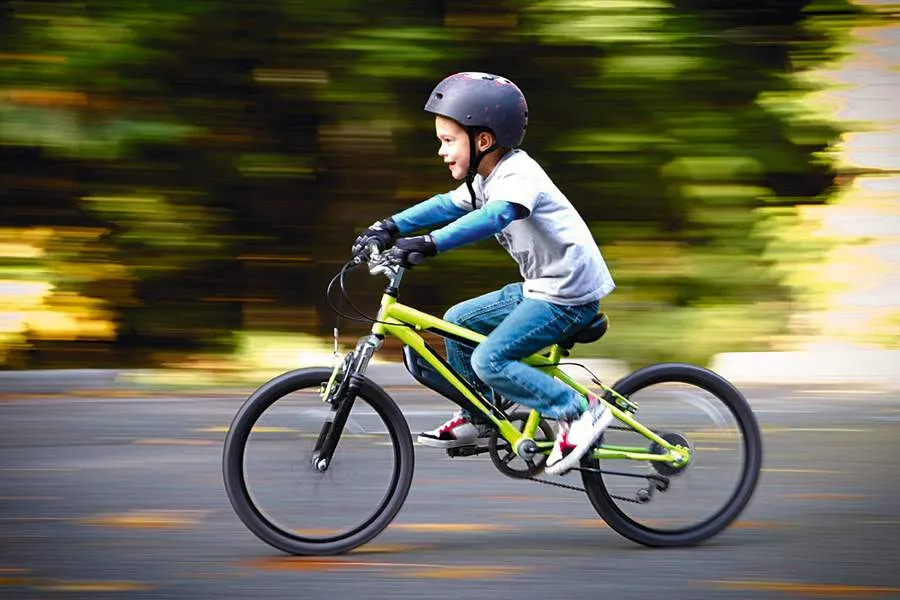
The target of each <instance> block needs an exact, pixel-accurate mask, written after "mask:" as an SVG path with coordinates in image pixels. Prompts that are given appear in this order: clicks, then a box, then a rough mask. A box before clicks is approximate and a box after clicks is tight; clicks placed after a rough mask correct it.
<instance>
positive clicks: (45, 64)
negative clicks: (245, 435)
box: [0, 0, 849, 362]
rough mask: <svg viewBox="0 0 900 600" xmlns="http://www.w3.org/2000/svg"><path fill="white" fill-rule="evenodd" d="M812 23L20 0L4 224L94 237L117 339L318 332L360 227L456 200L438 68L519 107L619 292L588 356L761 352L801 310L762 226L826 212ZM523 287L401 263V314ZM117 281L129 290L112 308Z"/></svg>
mask: <svg viewBox="0 0 900 600" xmlns="http://www.w3.org/2000/svg"><path fill="white" fill-rule="evenodd" d="M805 5H806V3H805V2H799V1H796V2H789V1H784V2H775V1H770V2H766V3H764V4H757V3H751V2H749V1H748V2H743V3H738V4H733V3H715V2H704V1H701V0H690V1H687V0H684V1H676V0H673V1H671V2H670V1H666V0H616V1H610V2H593V1H588V0H581V1H575V0H532V1H526V2H517V3H506V4H505V5H503V7H502V8H500V7H499V5H498V6H497V7H494V8H491V7H490V5H489V6H480V5H473V6H471V7H469V8H468V9H467V10H466V12H460V9H459V8H457V7H456V6H455V5H454V6H451V5H446V4H444V3H438V2H419V3H413V4H410V3H401V2H395V1H392V0H378V1H376V2H362V1H361V0H335V1H332V2H328V3H321V2H309V1H305V0H281V1H279V2H263V3H251V2H246V3H235V2H225V1H224V0H205V1H199V0H198V1H193V2H190V1H189V2H174V1H166V2H155V3H146V2H124V1H114V0H107V1H102V2H101V1H87V2H82V3H77V4H73V3H69V4H66V3H63V4H49V3H48V4H45V3H18V2H13V3H11V4H10V6H12V11H11V13H10V17H9V19H8V20H7V21H6V22H5V23H4V25H3V26H2V27H3V28H4V29H3V31H2V33H4V35H2V36H0V52H2V55H3V57H4V58H2V59H0V60H2V61H3V62H2V65H3V68H2V69H0V95H2V97H3V98H4V100H3V101H0V145H2V146H0V150H8V151H13V150H15V152H13V153H12V154H10V156H11V160H12V162H10V163H9V164H10V165H11V166H13V169H12V170H11V173H14V175H12V177H13V178H14V180H13V181H12V184H11V185H10V186H6V189H7V191H6V192H4V194H5V195H4V196H3V199H2V202H3V207H4V210H5V211H6V213H7V215H8V217H9V220H10V223H13V224H17V225H19V226H23V227H27V226H33V225H36V224H41V225H49V226H76V225H77V226H82V227H90V228H94V229H95V230H97V231H98V232H99V235H100V240H102V247H103V248H104V250H103V252H102V253H100V254H96V255H94V256H93V259H94V260H101V259H102V260H105V261H113V262H115V263H116V264H117V265H120V266H121V269H120V270H119V271H116V274H114V275H111V274H110V273H109V272H103V273H102V274H101V272H100V271H98V274H97V276H96V278H94V279H93V280H91V279H90V278H87V279H82V280H80V281H81V284H80V286H81V292H82V293H83V294H86V295H88V296H90V297H93V298H99V299H102V300H103V301H104V302H105V306H106V307H107V309H108V310H109V311H111V312H112V313H113V314H115V321H116V323H117V331H118V332H119V338H120V341H121V342H122V344H124V345H126V346H128V345H130V346H134V345H137V346H147V345H149V346H152V347H178V348H185V347H189V348H194V347H207V346H212V347H218V346H220V345H221V344H225V345H228V344H233V343H234V342H233V340H234V339H235V338H234V336H233V335H232V332H233V331H234V330H236V329H239V328H247V329H254V328H259V329H265V330H287V331H291V330H293V331H299V332H303V333H314V334H322V333H325V332H328V331H330V327H331V323H332V319H333V316H332V315H331V313H330V312H328V310H327V307H326V306H325V304H324V302H323V298H322V296H323V292H324V286H325V283H326V282H327V280H328V278H330V276H331V274H332V273H333V272H334V271H336V269H337V267H338V265H339V264H340V262H341V261H343V260H344V259H345V257H346V253H347V248H348V246H349V244H350V242H351V240H352V239H353V236H354V235H355V232H356V231H358V230H359V229H360V228H362V227H363V226H365V225H366V224H368V223H370V222H371V221H372V220H373V219H375V218H378V217H383V216H386V215H388V214H391V213H393V212H396V211H397V210H399V209H401V208H403V207H405V206H407V205H409V204H411V203H413V202H416V201H419V200H421V199H424V198H427V197H428V196H430V195H432V194H433V193H436V192H441V191H445V190H446V189H448V188H449V187H450V186H451V185H455V184H454V183H452V182H450V181H448V180H447V179H446V172H445V170H442V168H441V165H440V163H439V161H438V160H437V159H436V158H435V152H436V144H435V142H434V134H433V130H432V122H431V120H430V119H429V118H428V116H427V115H426V114H425V113H423V112H422V105H423V103H424V100H425V97H426V95H427V93H428V91H429V90H430V89H431V87H432V86H433V85H434V83H435V82H436V81H438V80H439V79H440V78H441V77H443V76H444V75H445V74H447V73H448V72H452V71H456V70H484V71H494V72H501V73H503V74H505V75H507V76H509V77H510V78H512V79H513V80H514V81H516V82H517V83H519V85H520V86H521V87H522V88H523V89H524V90H525V91H526V94H527V96H528V98H529V108H530V117H531V121H530V125H529V133H528V137H527V139H526V142H525V147H526V149H527V150H528V151H529V152H530V153H531V154H532V155H533V156H535V157H536V158H537V159H538V160H540V161H541V162H542V163H543V164H544V165H545V166H546V168H547V170H548V172H549V173H550V174H551V176H552V177H553V178H554V179H555V180H556V181H557V182H558V184H559V185H560V187H561V188H562V189H563V190H564V191H565V192H566V193H567V195H568V196H569V197H570V199H572V201H573V202H574V203H575V205H576V206H577V207H578V208H579V210H580V211H581V212H582V214H583V215H584V216H585V218H586V219H587V220H588V221H589V223H590V225H591V228H592V230H593V231H594V233H595V235H596V237H597V240H598V242H599V243H600V244H601V246H602V248H603V251H604V254H605V255H606V256H607V258H608V259H609V262H610V265H611V268H612V270H613V274H614V276H615V278H616V281H617V283H618V285H619V288H618V290H617V291H616V292H615V293H614V295H613V296H611V297H610V299H609V301H608V306H607V310H608V312H610V313H611V314H612V316H613V320H614V321H615V322H617V323H621V325H620V326H618V327H616V328H615V334H614V335H612V332H611V336H609V340H608V341H607V340H606V339H605V340H604V341H603V342H602V347H598V348H596V349H594V350H595V351H596V352H597V353H600V354H604V353H606V352H609V353H613V354H615V355H617V356H620V357H623V358H626V359H628V360H631V361H633V362H646V361H645V360H644V359H645V358H647V357H650V356H653V357H656V358H696V357H705V356H708V355H709V354H711V353H713V352H715V351H722V350H735V349H751V348H758V347H760V346H763V345H764V344H765V343H766V342H765V340H766V337H765V335H761V334H763V333H765V334H769V333H775V332H778V331H779V330H780V328H781V327H782V326H783V323H784V319H785V315H784V312H783V309H782V308H780V307H783V306H784V305H785V304H786V303H787V302H788V301H789V300H790V298H791V288H790V287H789V286H788V285H786V283H785V281H784V274H783V273H781V272H779V271H778V269H776V268H773V264H774V263H777V262H778V260H780V257H781V255H782V254H784V253H788V254H789V253H790V250H789V249H784V248H779V249H778V251H777V252H773V251H772V250H771V249H768V250H767V248H769V244H770V243H772V242H773V240H775V239H777V236H776V235H774V234H772V231H771V230H772V228H773V227H775V226H777V221H773V220H772V219H771V218H769V217H768V216H767V215H766V214H765V213H764V212H763V211H761V210H760V207H763V206H782V207H792V206H794V205H797V204H802V203H808V202H813V203H818V202H822V201H823V198H825V197H826V196H827V192H828V188H829V185H830V170H829V169H830V168H829V165H828V163H827V160H825V159H823V156H822V154H821V151H822V150H823V149H824V148H825V147H827V145H828V144H829V143H830V142H832V141H833V140H834V138H835V136H836V135H837V132H836V130H834V129H833V127H832V126H830V125H829V124H827V123H826V122H824V121H823V120H822V119H820V118H818V117H817V116H816V115H813V114H811V113H810V112H809V111H808V110H807V109H806V108H805V107H804V106H803V104H802V103H800V102H799V101H798V98H799V94H800V93H802V92H804V91H806V90H807V89H808V86H807V84H805V83H804V82H803V81H802V80H801V79H799V78H797V77H794V76H793V75H792V73H791V69H792V67H791V60H792V58H793V57H797V56H799V57H800V58H801V61H800V62H799V63H797V64H801V65H802V67H803V68H810V67H814V66H815V65H816V64H817V61H819V60H822V59H824V58H826V57H827V56H828V52H829V51H830V49H831V48H832V47H833V46H834V45H835V36H837V35H839V33H840V31H842V28H841V27H840V26H838V25H836V23H837V22H838V21H841V22H843V21H845V20H846V19H848V18H849V17H848V16H846V15H840V14H838V13H839V11H841V10H844V9H846V7H847V6H849V5H847V4H846V3H845V2H844V1H843V0H830V1H829V2H827V3H823V2H817V3H815V4H814V5H812V6H811V7H810V10H812V11H813V14H814V16H807V15H805V14H804V12H803V9H804V6H805ZM823 15H824V16H823ZM823 21H826V22H827V23H823ZM794 68H796V65H795V67H794ZM35 152H36V153H35ZM15 178H18V179H15ZM60 181H63V182H65V183H64V184H61V183H60ZM13 189H16V190H21V189H25V190H26V192H25V193H18V192H15V193H14V192H13V191H10V190H13ZM37 199H40V201H39V203H38V204H35V202H38V200H37ZM35 206H37V207H38V208H34V207H35ZM98 243H101V242H98ZM0 268H2V269H7V267H4V266H2V263H0ZM8 268H9V269H11V268H12V266H10V267H8ZM4 272H5V271H4ZM516 277H517V274H516V273H515V270H514V268H512V266H511V262H510V261H509V259H508V258H507V257H506V256H505V255H504V254H503V251H502V250H501V249H499V248H498V247H497V246H496V244H494V243H493V242H484V243H482V244H479V245H477V246H475V247H473V248H469V249H463V250H459V251H457V252H454V253H450V254H448V255H447V256H442V257H440V258H438V259H436V260H434V261H433V262H432V263H430V264H429V265H428V266H427V267H423V268H420V269H419V270H417V271H416V274H415V276H412V277H410V278H409V279H408V282H407V284H406V288H405V290H406V293H407V297H406V298H405V300H407V301H409V302H410V303H416V304H420V305H421V307H422V308H423V309H425V310H430V311H432V312H435V313H438V314H440V313H442V312H443V311H444V310H445V309H446V308H447V307H448V305H449V304H451V303H453V302H455V301H459V300H461V299H463V298H466V297H470V296H472V295H474V294H477V293H482V292H485V291H488V290H490V289H494V288H497V287H499V286H501V285H503V284H504V283H506V282H507V281H509V280H512V279H515V278H516ZM109 281H118V282H119V283H120V284H123V282H128V284H127V287H128V288H129V289H130V290H131V292H129V294H127V295H126V296H127V297H128V298H129V300H128V301H127V302H126V301H125V300H123V299H122V298H123V296H122V295H121V294H118V295H117V293H113V291H111V290H115V289H118V288H116V287H115V286H110V285H108V283H109ZM447 281H454V282H459V283H458V284H455V285H453V286H447V285H446V284H447ZM123 285H124V284H123ZM760 306H766V307H767V309H766V311H763V312H764V315H763V316H760V315H761V312H760V311H759V310H758V309H759V307H760ZM260 307H265V308H266V309H267V310H263V309H262V308H260ZM310 309H311V310H310ZM297 311H300V312H301V313H302V314H303V315H305V316H304V317H303V318H294V317H295V315H296V314H298V312H297ZM749 322H752V323H754V324H755V325H754V326H753V327H749V326H747V323H749ZM711 327H714V328H717V329H718V330H720V331H721V330H725V331H728V332H730V334H729V335H717V336H709V335H708V331H709V329H710V328H711ZM620 336H621V337H620Z"/></svg>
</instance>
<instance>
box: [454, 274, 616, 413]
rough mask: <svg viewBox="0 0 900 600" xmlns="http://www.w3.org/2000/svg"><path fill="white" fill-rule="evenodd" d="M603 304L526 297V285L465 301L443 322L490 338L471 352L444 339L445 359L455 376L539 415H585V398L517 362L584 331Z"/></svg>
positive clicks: (503, 289)
mask: <svg viewBox="0 0 900 600" xmlns="http://www.w3.org/2000/svg"><path fill="white" fill-rule="evenodd" d="M599 308H600V303H599V301H596V300H595V301H594V302H589V303H587V304H581V305H578V306H565V305H562V304H553V303H551V302H545V301H543V300H534V299H531V298H525V297H524V296H523V295H522V284H521V283H511V284H509V285H507V286H506V287H504V288H502V289H500V290H497V291H496V292H490V293H488V294H484V295H483V296H478V297H477V298H472V299H471V300H466V301H464V302H461V303H459V304H457V305H455V306H453V307H452V308H450V310H448V311H447V313H446V314H445V315H444V320H446V321H450V322H451V323H455V324H457V325H460V326H462V327H465V328H467V329H471V330H472V331H477V332H478V333H482V334H485V335H487V339H486V340H485V341H484V342H482V343H481V344H479V345H478V347H477V348H475V350H474V351H473V350H472V348H469V347H467V346H465V345H463V344H460V343H459V342H454V341H452V340H449V339H448V340H446V347H447V360H448V362H449V363H450V365H451V366H452V367H453V368H454V369H455V370H456V372H457V373H459V374H460V375H462V376H463V377H464V378H466V379H467V380H468V381H469V382H470V383H472V384H473V385H475V386H476V387H479V388H480V389H481V390H484V388H485V387H490V388H491V389H493V390H495V391H496V392H497V393H499V394H500V395H501V396H503V397H504V398H505V399H507V400H510V401H513V402H516V403H519V404H522V405H523V406H527V407H529V408H533V409H535V410H537V411H539V412H540V413H541V414H542V415H544V416H546V417H549V418H551V419H557V418H560V417H566V418H570V417H575V416H577V415H579V414H581V412H582V406H583V396H581V395H580V394H578V393H577V392H576V391H574V390H573V389H572V388H570V387H569V386H567V385H565V384H563V383H562V382H560V381H558V380H556V379H554V378H553V377H551V376H550V375H547V374H546V373H544V372H542V371H541V370H540V369H537V368H535V367H531V366H528V365H526V364H524V363H521V362H519V361H520V360H521V359H522V358H525V357H526V356H529V355H531V354H534V353H536V352H538V351H540V350H542V349H543V348H546V347H547V346H550V345H551V344H554V343H556V342H558V341H560V340H562V339H564V338H566V337H568V336H570V335H573V334H575V333H576V332H578V331H579V330H581V329H582V328H584V327H585V326H586V325H587V324H588V323H590V322H591V320H592V319H593V318H594V317H595V316H596V314H597V311H598V310H599Z"/></svg>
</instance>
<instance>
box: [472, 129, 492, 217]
mask: <svg viewBox="0 0 900 600" xmlns="http://www.w3.org/2000/svg"><path fill="white" fill-rule="evenodd" d="M466 132H467V133H468V134H469V170H468V171H466V187H467V188H468V189H469V198H470V199H471V201H472V210H475V187H474V186H473V185H472V184H473V183H474V182H475V176H476V175H477V174H478V165H480V164H481V161H482V159H484V157H485V156H487V155H488V154H490V153H491V152H493V151H494V150H496V149H497V142H496V141H495V142H494V143H493V144H491V145H490V146H489V147H488V148H487V149H486V150H485V151H484V152H478V150H477V149H476V148H475V135H476V133H477V132H476V131H475V128H474V127H467V128H466Z"/></svg>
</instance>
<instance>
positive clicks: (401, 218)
mask: <svg viewBox="0 0 900 600" xmlns="http://www.w3.org/2000/svg"><path fill="white" fill-rule="evenodd" d="M525 214H527V211H526V213H525ZM523 216H525V215H524V214H522V211H521V210H520V209H518V208H517V206H516V205H515V204H514V203H512V202H504V201H499V202H489V203H488V204H485V205H484V206H482V207H481V208H479V209H477V210H473V211H471V212H469V211H467V210H465V209H462V208H460V207H458V206H457V205H456V204H454V203H453V201H452V200H451V199H450V194H449V193H447V194H438V195H436V196H433V197H432V198H429V199H428V200H425V201H424V202H420V203H419V204H416V205H413V206H411V207H409V208H407V209H406V210H404V211H401V212H399V213H397V214H396V215H394V216H393V217H391V218H392V219H393V220H394V224H396V225H397V229H398V230H399V232H400V234H402V235H406V234H408V233H412V232H413V231H418V230H419V229H425V228H430V227H433V226H435V225H443V227H441V228H440V229H436V230H434V231H432V232H431V237H432V239H433V240H434V243H435V246H436V247H437V251H438V252H446V251H447V250H450V249H452V248H458V247H459V246H464V245H466V244H471V243H474V242H477V241H480V240H483V239H485V238H489V237H491V236H492V235H496V234H497V233H500V232H501V231H502V230H503V229H504V228H505V227H506V226H507V225H509V224H510V223H512V222H513V221H515V220H516V219H517V218H521V217H523Z"/></svg>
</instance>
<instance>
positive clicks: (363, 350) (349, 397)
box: [310, 334, 384, 472]
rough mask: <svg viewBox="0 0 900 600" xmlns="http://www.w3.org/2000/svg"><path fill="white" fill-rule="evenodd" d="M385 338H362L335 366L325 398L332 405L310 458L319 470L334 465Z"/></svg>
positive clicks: (324, 392) (323, 399)
mask: <svg viewBox="0 0 900 600" xmlns="http://www.w3.org/2000/svg"><path fill="white" fill-rule="evenodd" d="M383 342H384V338H383V337H381V336H378V335H375V334H372V335H368V336H366V337H364V338H361V339H360V340H359V342H358V343H357V344H356V349H355V350H353V352H351V353H350V354H348V355H347V357H346V358H345V359H344V360H343V361H342V362H341V363H339V364H338V365H337V366H335V368H334V371H333V372H332V374H331V378H330V379H329V380H328V384H327V385H326V386H325V389H324V390H323V392H322V401H323V402H327V403H329V404H330V405H331V410H329V411H328V416H327V417H325V423H323V424H322V430H321V431H320V432H319V438H318V439H317V440H316V445H315V446H314V447H313V452H312V456H311V458H310V462H311V463H312V466H313V468H314V469H315V470H316V471H319V472H324V471H327V470H328V467H329V466H330V465H331V459H332V458H333V456H334V451H335V448H337V444H338V440H340V439H341V433H342V432H343V431H344V425H346V424H347V418H348V417H349V416H350V410H351V409H352V408H353V402H354V400H356V394H357V393H358V392H359V388H360V387H361V386H362V384H363V381H364V380H365V372H366V369H367V368H368V366H369V361H370V360H372V356H373V355H374V354H375V351H376V350H378V349H379V348H380V347H381V344H382V343H383Z"/></svg>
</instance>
